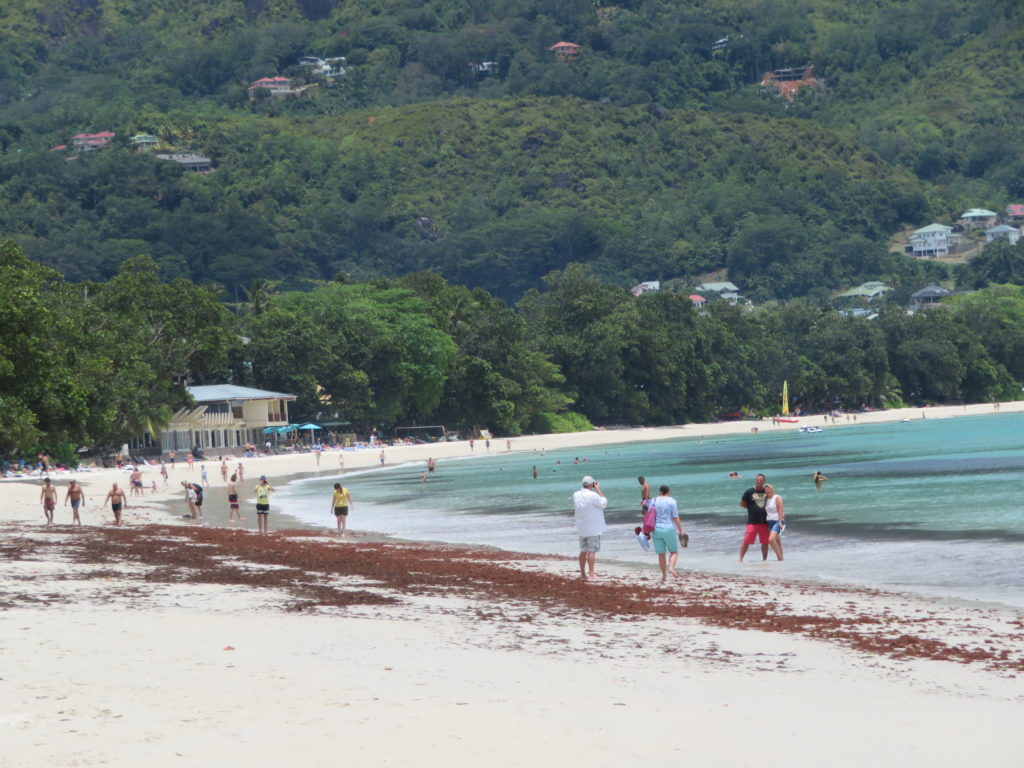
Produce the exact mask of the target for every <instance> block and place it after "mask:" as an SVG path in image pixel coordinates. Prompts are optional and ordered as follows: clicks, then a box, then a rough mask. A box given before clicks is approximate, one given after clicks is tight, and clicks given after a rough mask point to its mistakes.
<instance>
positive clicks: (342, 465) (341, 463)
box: [338, 452, 345, 474]
mask: <svg viewBox="0 0 1024 768" xmlns="http://www.w3.org/2000/svg"><path fill="white" fill-rule="evenodd" d="M338 469H340V470H341V472H342V474H344V473H345V454H344V452H341V453H339V454H338Z"/></svg>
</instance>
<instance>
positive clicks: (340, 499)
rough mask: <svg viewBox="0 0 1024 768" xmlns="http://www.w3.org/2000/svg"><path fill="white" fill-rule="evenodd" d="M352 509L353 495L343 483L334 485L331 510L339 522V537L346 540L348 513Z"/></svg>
mask: <svg viewBox="0 0 1024 768" xmlns="http://www.w3.org/2000/svg"><path fill="white" fill-rule="evenodd" d="M351 507H352V494H351V493H349V492H348V488H342V487H341V483H335V484H334V495H333V496H331V508H332V509H333V510H334V517H335V519H336V520H337V521H338V536H339V537H341V538H345V523H346V522H348V511H349V509H350V508H351Z"/></svg>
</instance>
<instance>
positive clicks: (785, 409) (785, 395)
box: [782, 379, 789, 416]
mask: <svg viewBox="0 0 1024 768" xmlns="http://www.w3.org/2000/svg"><path fill="white" fill-rule="evenodd" d="M782 415H783V416H789V380H788V379H787V380H786V381H784V382H782Z"/></svg>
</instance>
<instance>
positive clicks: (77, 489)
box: [64, 480, 85, 525]
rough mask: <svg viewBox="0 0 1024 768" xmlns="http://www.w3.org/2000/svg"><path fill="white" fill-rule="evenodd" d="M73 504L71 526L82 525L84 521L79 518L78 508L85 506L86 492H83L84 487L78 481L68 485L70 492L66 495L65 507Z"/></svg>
mask: <svg viewBox="0 0 1024 768" xmlns="http://www.w3.org/2000/svg"><path fill="white" fill-rule="evenodd" d="M69 501H70V502H71V515H72V518H71V524H72V525H81V524H82V520H81V518H79V517H78V508H79V507H84V506H85V491H83V490H82V486H80V485H79V484H78V481H77V480H72V481H71V482H70V483H68V492H67V493H66V494H64V506H65V507H66V506H67V505H68V502H69Z"/></svg>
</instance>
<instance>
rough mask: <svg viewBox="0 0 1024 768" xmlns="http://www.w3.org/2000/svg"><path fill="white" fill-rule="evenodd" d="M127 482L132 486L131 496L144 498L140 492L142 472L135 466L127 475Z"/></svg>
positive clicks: (141, 491)
mask: <svg viewBox="0 0 1024 768" xmlns="http://www.w3.org/2000/svg"><path fill="white" fill-rule="evenodd" d="M128 482H129V483H130V484H131V486H132V490H131V495H132V496H144V495H145V493H144V491H143V490H142V471H141V470H140V469H139V468H138V466H136V467H135V468H134V469H132V473H131V474H130V475H128Z"/></svg>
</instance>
